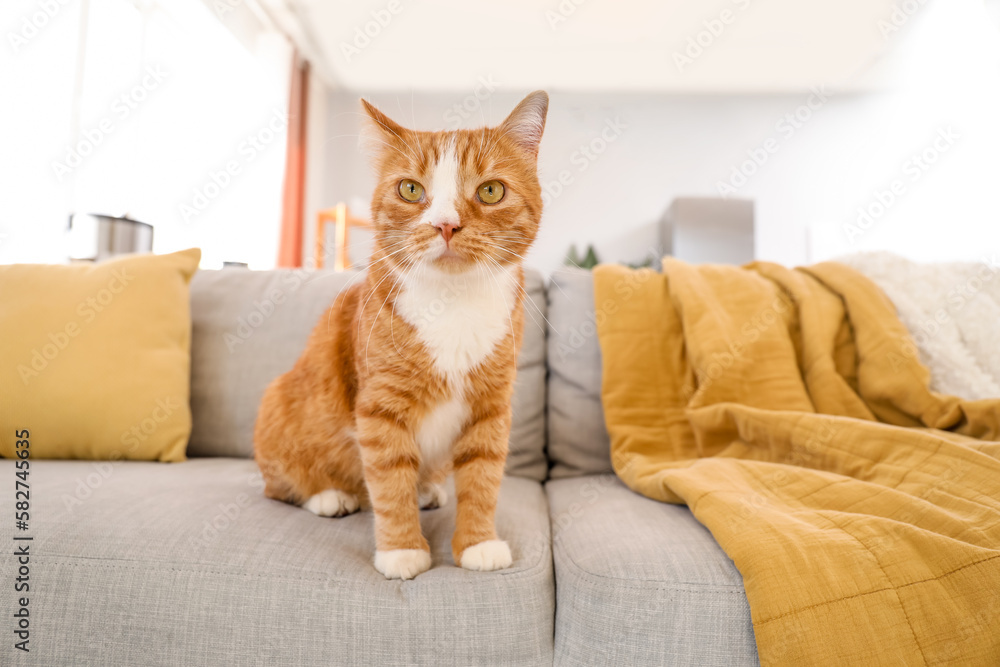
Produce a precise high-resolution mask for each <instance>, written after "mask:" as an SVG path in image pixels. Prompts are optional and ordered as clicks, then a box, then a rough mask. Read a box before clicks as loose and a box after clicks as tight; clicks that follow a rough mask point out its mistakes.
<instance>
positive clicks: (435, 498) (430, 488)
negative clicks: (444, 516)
mask: <svg viewBox="0 0 1000 667" xmlns="http://www.w3.org/2000/svg"><path fill="white" fill-rule="evenodd" d="M447 502H448V492H447V491H445V489H444V485H442V484H427V485H426V486H421V487H420V509H422V510H433V509H437V508H438V507H444V506H445V504H446V503H447Z"/></svg>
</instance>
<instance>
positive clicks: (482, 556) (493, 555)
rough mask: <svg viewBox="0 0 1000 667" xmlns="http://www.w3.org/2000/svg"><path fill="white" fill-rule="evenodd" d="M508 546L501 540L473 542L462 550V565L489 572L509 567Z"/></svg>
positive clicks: (468, 568) (466, 567)
mask: <svg viewBox="0 0 1000 667" xmlns="http://www.w3.org/2000/svg"><path fill="white" fill-rule="evenodd" d="M512 562H513V559H512V558H511V557H510V547H509V546H507V543H506V542H504V541H503V540H486V541H485V542H480V543H479V544H473V545H472V546H471V547H469V548H467V549H466V550H465V551H463V552H462V563H461V565H462V567H464V568H465V569H466V570H476V571H478V572H489V571H491V570H502V569H503V568H505V567H510V564H511V563H512Z"/></svg>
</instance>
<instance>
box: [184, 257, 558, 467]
mask: <svg viewBox="0 0 1000 667" xmlns="http://www.w3.org/2000/svg"><path fill="white" fill-rule="evenodd" d="M352 276H353V280H355V281H357V280H361V279H363V278H362V276H360V275H359V274H351V273H338V272H335V271H301V270H300V271H292V270H282V271H246V270H238V269H228V270H224V271H203V272H200V273H198V274H197V275H195V277H194V280H193V281H192V283H191V318H192V326H193V336H192V342H191V411H192V418H193V427H192V432H191V442H190V444H189V445H188V455H189V456H238V457H249V456H251V455H252V453H253V425H254V420H255V419H256V417H257V407H258V406H259V404H260V399H261V397H262V396H263V394H264V389H266V388H267V385H268V384H269V383H270V382H271V380H273V379H274V378H275V377H277V376H278V375H280V374H282V373H284V372H285V371H287V370H289V369H291V367H292V365H293V364H294V363H295V360H296V359H297V358H298V357H299V355H300V354H301V353H302V350H303V349H304V348H305V344H306V339H307V338H308V337H309V333H310V332H311V331H312V329H313V327H314V326H316V323H317V322H318V321H319V319H320V316H321V315H322V314H323V312H325V311H326V309H327V308H328V307H329V306H330V304H331V303H333V300H334V299H335V298H336V296H337V294H339V293H340V291H341V290H342V289H343V288H344V287H345V286H347V284H348V281H350V280H351V279H352ZM525 289H526V290H527V292H528V295H529V296H530V297H531V299H532V301H533V303H534V304H535V307H537V308H539V309H541V311H542V312H543V313H544V312H545V307H546V304H545V293H544V286H543V282H542V277H541V276H540V275H539V274H538V273H537V272H526V285H525ZM529 309H531V310H532V311H533V314H534V317H535V318H536V319H538V320H539V321H542V322H544V320H542V319H541V317H540V316H539V314H538V312H537V311H535V310H534V308H531V307H529ZM526 319H527V323H526V325H525V336H524V345H523V348H522V350H521V356H520V358H519V359H518V378H517V387H516V391H515V396H514V425H513V429H512V433H511V451H510V456H509V459H508V461H507V472H508V473H509V474H512V475H520V476H522V477H528V478H531V479H536V480H539V481H540V480H543V479H545V475H546V470H547V467H548V466H547V463H546V461H545V452H544V447H545V330H544V328H543V327H540V326H537V325H535V324H533V322H532V320H531V318H530V317H527V318H526Z"/></svg>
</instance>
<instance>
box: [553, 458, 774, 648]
mask: <svg viewBox="0 0 1000 667" xmlns="http://www.w3.org/2000/svg"><path fill="white" fill-rule="evenodd" d="M545 488H546V492H547V493H548V496H549V507H550V512H551V513H552V530H553V552H554V556H555V566H556V593H557V599H556V660H555V664H556V665H720V666H722V665H725V666H727V667H729V666H732V665H756V664H757V647H756V644H755V642H754V634H753V625H752V623H751V621H750V607H749V606H748V604H747V599H746V594H745V593H744V591H743V579H742V577H741V576H740V573H739V571H738V570H737V569H736V567H735V566H734V565H733V562H732V561H731V560H730V559H729V557H727V556H726V554H725V553H724V552H723V551H722V549H720V548H719V546H718V544H717V543H716V542H715V540H714V539H713V538H712V535H711V533H709V532H708V530H707V529H706V528H705V527H704V526H702V525H701V524H700V523H698V522H697V521H696V520H695V518H694V517H693V516H692V515H691V512H690V511H689V510H688V508H687V507H683V506H678V505H667V504H665V503H659V502H656V501H654V500H649V499H648V498H644V497H642V496H640V495H638V494H636V493H633V492H632V491H630V490H629V489H628V488H626V487H625V485H624V484H622V483H621V482H620V481H619V480H618V479H617V478H616V477H614V476H613V475H595V476H588V477H576V478H573V479H563V480H552V481H550V482H548V483H547V484H546V486H545Z"/></svg>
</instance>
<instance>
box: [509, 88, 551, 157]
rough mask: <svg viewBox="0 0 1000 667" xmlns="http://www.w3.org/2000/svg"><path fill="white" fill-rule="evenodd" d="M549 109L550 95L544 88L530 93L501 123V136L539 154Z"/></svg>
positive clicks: (529, 151) (532, 152) (530, 151)
mask: <svg viewBox="0 0 1000 667" xmlns="http://www.w3.org/2000/svg"><path fill="white" fill-rule="evenodd" d="M548 110H549V96H548V94H547V93H546V92H545V91H544V90H536V91H535V92H533V93H529V94H528V96H527V97H525V98H524V99H523V100H521V103H520V104H518V105H517V106H516V107H514V110H513V111H511V112H510V115H509V116H507V118H506V120H504V122H503V123H501V124H500V134H501V136H503V135H506V136H507V137H509V138H511V139H513V140H514V142H515V143H516V144H517V145H518V146H520V147H521V148H523V149H524V150H525V151H527V152H528V153H531V154H532V155H535V156H537V155H538V144H539V142H541V140H542V131H543V130H544V129H545V114H546V113H547V112H548Z"/></svg>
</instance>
